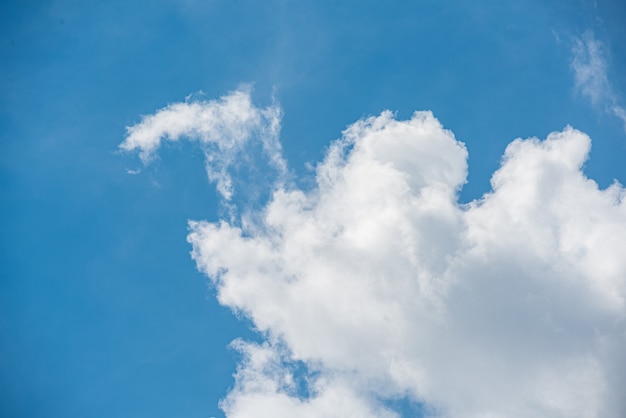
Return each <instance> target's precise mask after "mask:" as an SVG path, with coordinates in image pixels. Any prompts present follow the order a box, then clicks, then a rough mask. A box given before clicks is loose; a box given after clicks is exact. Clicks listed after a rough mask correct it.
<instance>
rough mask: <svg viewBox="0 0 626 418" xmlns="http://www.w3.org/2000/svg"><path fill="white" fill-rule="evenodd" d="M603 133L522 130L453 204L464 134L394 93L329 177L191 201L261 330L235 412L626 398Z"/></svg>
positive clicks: (539, 413) (365, 412)
mask: <svg viewBox="0 0 626 418" xmlns="http://www.w3.org/2000/svg"><path fill="white" fill-rule="evenodd" d="M164 130H165V128H162V129H161V131H164ZM207 135H209V134H207ZM590 146H591V141H590V139H589V137H588V136H587V135H585V134H584V133H582V132H579V131H577V130H575V129H573V128H570V127H567V128H565V129H564V130H563V131H561V132H555V133H552V134H550V135H549V136H548V137H547V139H545V140H539V139H536V138H531V139H525V140H522V139H517V140H515V141H513V142H512V143H511V144H510V145H509V146H508V147H507V149H506V152H505V155H504V157H503V160H502V164H501V167H500V168H499V169H498V170H497V171H496V172H495V173H494V175H493V177H492V191H491V192H490V193H487V194H485V195H484V196H483V197H482V198H481V199H478V200H475V201H473V202H471V203H469V204H460V203H459V202H458V195H457V194H458V191H459V190H460V188H461V187H462V185H463V184H464V183H465V181H466V176H467V159H468V155H467V150H466V148H465V147H464V145H463V144H462V143H460V142H458V141H457V140H456V139H455V137H454V135H453V134H452V132H450V131H448V130H445V129H444V128H443V127H442V126H441V124H440V123H439V121H438V120H437V119H436V118H435V117H434V116H433V115H432V114H431V113H430V112H417V113H415V114H414V115H413V116H412V118H411V119H410V120H406V121H398V120H395V119H394V117H393V115H392V114H391V113H390V112H384V113H382V114H381V115H380V116H378V117H371V118H368V119H365V120H361V121H358V122H357V123H355V124H353V125H352V126H350V127H349V128H348V129H347V130H346V131H345V132H344V134H343V136H342V138H341V139H339V140H337V141H335V142H334V143H332V144H331V146H330V147H329V150H328V153H327V155H326V157H325V159H324V161H322V162H321V163H319V164H318V166H317V170H316V187H314V188H312V189H310V190H299V189H297V188H293V187H292V188H287V187H285V186H284V185H277V186H276V187H275V189H274V191H273V194H272V197H271V199H270V201H269V202H268V204H267V206H266V207H264V208H263V209H262V210H260V211H259V213H256V214H255V215H256V216H252V217H249V218H246V219H245V222H244V220H241V221H240V222H236V223H235V222H227V221H224V220H221V221H218V222H206V221H199V222H198V221H191V222H190V223H189V227H190V233H189V235H188V241H189V243H190V244H191V245H192V248H193V250H192V256H193V259H194V260H195V261H196V263H197V266H198V268H199V269H200V270H201V271H202V272H204V273H205V274H206V275H207V276H208V277H210V279H211V280H212V282H213V283H214V285H215V288H216V290H217V297H218V299H219V302H220V303H221V304H223V305H225V306H228V307H230V308H231V309H232V310H233V311H235V312H237V313H238V314H241V315H245V316H247V317H248V318H250V319H251V320H252V321H253V323H254V325H255V327H256V328H257V330H258V331H259V332H260V333H261V335H263V336H264V342H262V343H251V342H243V341H237V342H235V343H234V344H235V348H237V349H238V350H240V351H241V352H242V354H243V361H242V363H241V364H240V366H239V368H238V371H237V373H236V376H235V380H236V381H235V386H234V388H233V389H232V390H231V391H230V393H229V394H228V396H227V397H226V398H225V399H224V400H223V401H222V404H221V406H222V408H223V409H224V411H225V412H226V414H227V416H229V417H232V418H239V417H259V416H261V417H262V416H267V417H293V416H298V417H301V416H302V417H319V416H329V417H334V416H336V417H363V416H380V417H387V416H388V417H393V416H397V413H396V412H394V411H393V410H392V408H390V407H389V402H387V401H388V400H393V399H398V398H403V397H408V398H409V399H412V400H415V401H417V402H420V403H423V404H424V405H425V410H426V411H428V413H429V414H430V415H432V416H438V417H512V418H515V417H528V416H533V417H607V418H618V417H621V416H624V413H626V396H625V395H626V392H625V391H624V388H626V358H625V357H624V353H625V352H626V300H625V298H626V257H624V254H626V238H625V237H626V203H625V202H626V199H625V196H626V192H625V190H624V188H623V187H622V186H621V185H620V184H618V183H615V184H613V185H612V186H611V187H609V188H607V189H605V190H600V189H599V188H598V186H597V184H596V183H595V182H593V181H592V180H590V179H588V178H586V177H585V175H584V174H583V173H582V171H581V167H582V165H583V163H584V162H585V160H586V158H587V157H588V154H589V151H590Z"/></svg>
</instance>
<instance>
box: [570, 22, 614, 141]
mask: <svg viewBox="0 0 626 418" xmlns="http://www.w3.org/2000/svg"><path fill="white" fill-rule="evenodd" d="M605 49H606V48H605V45H604V44H603V43H602V42H600V41H599V40H597V39H596V38H595V36H594V34H593V32H586V33H585V34H584V35H583V36H582V37H581V38H576V39H575V40H574V45H573V47H572V55H573V58H572V63H571V67H572V70H573V71H574V77H575V83H576V89H577V90H578V91H580V93H581V94H582V95H583V96H585V97H587V98H588V99H589V101H590V102H591V104H592V105H594V106H597V107H600V108H601V109H603V110H604V111H606V112H607V113H609V114H611V115H613V116H616V117H617V118H619V119H620V120H621V121H622V122H623V124H624V131H625V132H626V110H625V109H624V107H623V106H622V105H621V104H620V100H619V98H618V97H617V94H616V93H615V91H614V89H613V87H612V85H611V83H610V81H609V79H608V76H607V69H608V68H607V67H608V64H607V59H606V51H605Z"/></svg>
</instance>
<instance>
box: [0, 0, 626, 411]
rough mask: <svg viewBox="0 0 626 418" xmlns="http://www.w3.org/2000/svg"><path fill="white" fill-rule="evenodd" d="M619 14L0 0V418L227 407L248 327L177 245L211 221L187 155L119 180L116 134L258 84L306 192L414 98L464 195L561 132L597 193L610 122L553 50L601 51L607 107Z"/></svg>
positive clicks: (203, 183) (617, 4)
mask: <svg viewBox="0 0 626 418" xmlns="http://www.w3.org/2000/svg"><path fill="white" fill-rule="evenodd" d="M594 4H597V5H595V6H594ZM624 22H626V6H625V3H624V2H623V1H619V0H599V1H597V2H593V1H583V0H572V1H556V0H555V1H538V0H531V1H528V2H517V1H497V0H483V1H476V2H466V1H460V0H459V1H445V2H443V1H435V0H432V1H395V2H382V1H363V0H361V1H342V2H337V1H325V0H324V1H312V0H309V1H288V0H282V1H280V0H270V1H262V2H261V1H253V0H211V1H202V0H181V1H173V0H172V1H165V0H155V1H151V2H128V1H118V0H112V1H106V2H90V1H69V0H59V1H4V2H2V4H1V5H0V141H1V142H0V186H1V191H2V193H1V195H0V211H1V213H0V215H1V216H0V228H1V229H0V231H1V242H0V280H1V282H0V283H1V287H0V416H3V417H64V418H71V417H173V416H177V417H211V416H215V417H220V416H223V414H222V412H221V411H220V410H219V408H218V401H219V399H221V398H223V397H224V396H225V394H226V393H227V391H228V389H229V388H230V387H231V386H232V384H233V379H232V374H233V373H234V371H235V367H236V360H237V354H236V353H235V352H233V351H232V350H230V349H229V348H228V347H227V346H228V343H229V342H230V341H232V340H233V339H234V338H236V337H244V338H256V337H255V335H254V333H253V332H252V331H250V327H249V324H248V323H246V322H245V321H241V320H239V319H237V318H236V317H235V316H233V315H232V314H231V313H230V312H229V311H228V310H227V309H225V308H223V307H220V306H219V305H218V303H217V301H216V299H215V292H214V290H213V289H212V288H211V287H210V286H209V285H208V281H207V280H206V278H204V277H203V276H202V275H201V274H200V273H198V272H197V271H196V269H195V265H194V263H193V261H192V260H191V258H190V256H189V251H190V246H189V245H188V244H187V242H186V241H185V237H186V232H187V231H186V228H187V226H186V222H187V220H188V219H208V220H215V219H217V217H218V215H219V202H218V199H217V194H216V192H215V190H214V188H213V187H212V186H211V185H210V184H208V183H207V180H206V174H205V172H204V163H203V161H202V153H201V151H200V150H199V149H197V148H196V147H194V145H193V144H186V143H182V144H176V145H170V146H167V147H165V148H164V149H163V150H162V152H161V154H160V158H159V160H158V161H156V162H155V163H154V164H153V165H152V166H150V167H148V168H146V169H145V170H143V171H142V172H141V173H140V174H137V175H130V174H127V170H128V169H136V168H139V167H140V166H141V165H140V162H139V160H138V158H137V156H133V155H123V154H120V153H118V152H117V146H118V144H119V143H120V142H121V141H122V140H123V139H124V135H125V127H126V126H129V125H132V124H134V123H137V122H138V121H139V120H140V116H141V115H145V114H150V113H153V112H154V111H156V110H157V109H159V108H161V107H163V106H165V105H167V104H168V103H173V102H177V101H182V100H184V98H185V96H187V95H188V94H190V93H194V92H198V91H200V90H201V91H203V92H204V94H205V95H206V97H208V98H214V97H219V96H220V95H223V94H225V93H227V92H228V91H230V90H233V89H235V88H236V87H237V86H238V85H239V84H240V83H242V82H246V83H254V86H255V90H254V98H255V101H256V102H257V103H258V104H259V105H267V104H269V103H270V102H271V97H272V94H274V95H275V97H276V98H277V100H278V101H279V102H280V103H281V106H282V107H283V109H284V121H283V122H284V123H283V131H282V142H283V145H284V152H285V156H286V158H287V160H288V161H289V163H290V167H291V169H292V170H293V171H294V173H295V174H296V176H298V178H300V179H303V180H302V182H303V184H304V183H306V176H310V175H311V173H310V172H308V171H307V169H306V168H305V163H307V162H309V163H315V162H316V161H319V160H320V159H321V158H322V157H323V155H324V150H325V147H327V145H328V144H329V142H330V141H331V140H333V139H335V138H337V137H339V136H340V133H341V131H342V130H343V129H344V128H345V127H346V126H347V125H348V124H350V123H352V122H354V121H356V120H357V119H359V118H361V117H364V116H368V115H376V114H379V113H380V112H381V111H382V110H384V109H391V110H393V111H397V115H398V117H399V118H408V117H410V115H411V113H412V112H413V111H415V110H425V109H428V110H432V111H433V112H434V114H435V116H436V117H437V118H439V120H440V121H441V122H442V124H443V125H444V126H445V127H447V128H448V129H451V130H452V131H453V132H454V133H455V135H456V137H457V138H458V139H459V140H461V141H464V142H465V143H466V145H467V148H468V150H469V153H470V159H469V164H470V172H469V183H468V184H467V185H466V187H465V188H464V189H463V191H462V193H461V200H462V201H469V200H472V199H474V198H477V197H479V196H480V195H481V194H482V193H484V192H486V191H488V190H489V177H490V175H491V173H493V171H494V170H495V169H496V168H497V167H498V165H499V161H500V157H501V155H502V152H503V151H504V148H505V147H506V145H507V144H508V143H509V142H510V141H511V140H513V139H515V138H516V137H528V136H538V137H540V138H544V137H545V136H546V135H547V134H548V133H549V132H551V131H554V130H560V129H562V128H563V127H564V126H566V125H567V124H571V125H572V126H574V127H575V128H578V129H580V130H583V131H584V132H586V133H588V134H589V135H590V136H591V137H592V139H593V141H594V142H593V149H592V153H591V159H590V160H589V162H588V163H587V165H586V167H585V172H586V173H587V174H588V175H589V176H590V177H591V178H593V179H595V180H596V181H597V182H598V183H599V184H600V186H601V187H606V186H608V185H609V184H610V183H611V182H612V181H613V179H615V178H618V179H620V180H621V181H622V182H625V181H626V164H624V161H626V134H625V133H624V127H623V124H622V123H621V121H620V120H619V119H617V118H615V117H613V116H611V115H609V114H607V113H606V112H604V111H603V109H601V108H597V107H593V106H592V105H591V104H590V103H589V101H588V100H587V99H586V98H585V97H583V96H581V95H580V94H579V93H577V92H576V91H575V89H574V77H573V74H572V71H571V69H570V61H571V58H572V55H571V45H572V39H573V37H576V36H581V35H582V34H583V33H584V32H585V31H587V30H591V31H593V32H594V33H595V36H596V39H598V40H599V41H601V42H604V43H605V44H606V45H607V51H608V52H609V57H608V58H609V79H610V81H611V82H612V83H613V87H614V89H615V94H616V95H617V96H618V97H621V98H623V97H624V93H625V92H626V78H625V77H623V74H626V31H624ZM623 104H624V102H623V99H622V105H623ZM390 405H394V406H395V407H396V409H398V410H399V411H403V413H404V414H405V415H406V416H412V415H414V414H418V413H419V411H420V410H421V408H420V406H419V405H415V404H414V403H411V402H409V401H393V402H391V403H390Z"/></svg>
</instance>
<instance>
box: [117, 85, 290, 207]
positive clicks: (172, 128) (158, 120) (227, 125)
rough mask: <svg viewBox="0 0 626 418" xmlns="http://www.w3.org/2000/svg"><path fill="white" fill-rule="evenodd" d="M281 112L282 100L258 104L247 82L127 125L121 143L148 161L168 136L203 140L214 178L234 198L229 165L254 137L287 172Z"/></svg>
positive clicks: (228, 197) (211, 178)
mask: <svg viewBox="0 0 626 418" xmlns="http://www.w3.org/2000/svg"><path fill="white" fill-rule="evenodd" d="M281 116H282V115H281V109H280V107H279V106H277V105H273V106H270V107H267V108H265V109H262V108H259V107H256V106H254V105H253V104H252V101H251V98H250V88H249V87H247V86H243V87H241V88H240V89H238V90H236V91H234V92H232V93H230V94H228V95H226V96H224V97H222V98H220V99H219V100H209V101H203V100H194V99H193V98H192V97H191V96H190V97H188V98H187V101H185V102H182V103H174V104H171V105H169V106H167V107H165V108H163V109H161V110H159V111H157V112H156V113H155V114H153V115H148V116H144V117H143V118H142V120H141V122H140V123H138V124H136V125H133V126H130V127H128V128H127V131H128V135H127V137H126V139H125V140H124V142H123V143H122V144H121V145H120V148H121V149H122V150H124V151H133V150H138V151H139V155H140V157H141V159H142V161H143V162H144V164H148V163H149V162H150V161H151V160H152V159H153V158H154V156H155V153H156V151H157V150H158V149H159V147H160V146H161V143H162V141H163V140H168V141H178V140H180V139H181V138H185V139H188V140H191V141H198V142H200V143H201V145H202V147H203V150H204V152H205V156H206V170H207V174H208V176H209V179H210V180H211V181H214V182H216V184H217V189H218V191H219V192H220V193H221V194H222V196H223V197H224V198H225V199H227V200H229V199H230V198H231V197H232V194H233V185H232V179H231V176H230V174H229V168H230V167H231V165H232V164H233V162H234V161H235V160H236V159H237V156H238V154H239V153H240V152H241V151H242V150H244V149H245V146H246V144H247V143H248V142H249V141H250V140H253V139H256V140H258V141H260V142H261V144H262V146H263V149H264V151H265V152H266V153H267V155H268V156H269V160H270V162H271V163H272V164H273V166H274V168H276V169H277V170H278V171H279V173H281V174H284V173H285V170H286V165H285V162H284V160H283V158H282V154H281V146H280V142H279V139H278V134H279V131H280V121H281Z"/></svg>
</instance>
